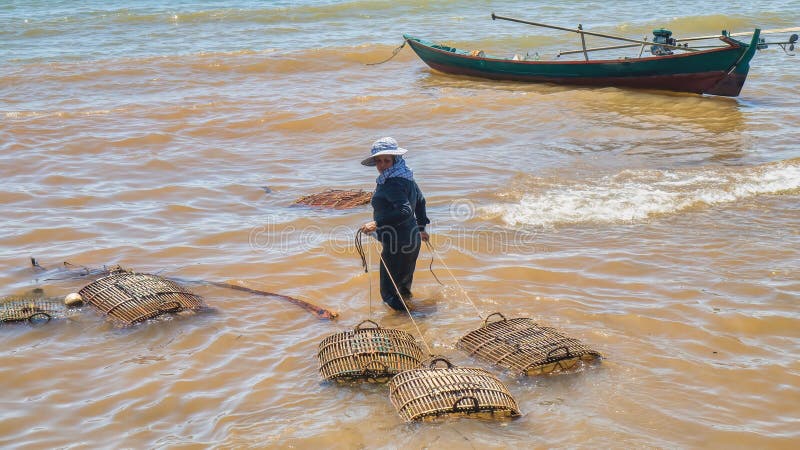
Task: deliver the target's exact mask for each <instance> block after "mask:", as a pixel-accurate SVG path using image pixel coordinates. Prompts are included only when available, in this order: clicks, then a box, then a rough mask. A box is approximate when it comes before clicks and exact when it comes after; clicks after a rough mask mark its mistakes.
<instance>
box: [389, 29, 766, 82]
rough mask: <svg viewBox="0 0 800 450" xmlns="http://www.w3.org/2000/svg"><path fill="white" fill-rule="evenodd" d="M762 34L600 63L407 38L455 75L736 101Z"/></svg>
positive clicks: (429, 62)
mask: <svg viewBox="0 0 800 450" xmlns="http://www.w3.org/2000/svg"><path fill="white" fill-rule="evenodd" d="M759 35H760V30H759V29H756V30H755V32H754V34H753V39H752V41H751V43H750V44H746V43H743V42H740V41H737V40H734V39H732V38H730V37H727V36H725V37H722V38H721V39H722V40H723V41H724V42H725V43H726V44H728V46H727V47H722V48H716V49H711V50H704V51H696V52H686V53H676V54H673V55H667V56H652V57H646V58H625V59H614V60H594V61H519V60H511V59H501V58H493V57H487V56H473V55H471V54H470V53H468V52H466V51H463V50H458V49H456V48H453V47H448V46H446V45H438V44H434V43H432V42H429V41H425V40H422V39H418V38H415V37H413V36H409V35H404V38H405V39H406V41H407V42H408V44H409V45H410V46H411V48H412V49H413V50H414V52H415V53H416V54H417V56H419V57H420V59H422V61H424V62H425V63H426V64H427V65H428V66H430V67H431V68H432V69H435V70H438V71H440V72H444V73H448V74H453V75H467V76H473V77H480V78H489V79H493V80H510V81H521V82H536V83H555V84H567V85H581V86H615V87H631V88H642V89H660V90H668V91H676V92H692V93H696V94H711V95H721V96H728V97H736V96H738V95H739V93H740V92H741V90H742V86H744V82H745V80H746V79H747V73H748V71H749V70H750V60H751V59H752V58H753V55H754V54H755V50H756V44H757V43H758V38H759Z"/></svg>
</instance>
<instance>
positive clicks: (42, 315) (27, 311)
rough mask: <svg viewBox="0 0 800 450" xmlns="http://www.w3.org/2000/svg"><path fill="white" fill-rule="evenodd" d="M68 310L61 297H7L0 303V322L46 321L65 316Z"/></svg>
mask: <svg viewBox="0 0 800 450" xmlns="http://www.w3.org/2000/svg"><path fill="white" fill-rule="evenodd" d="M67 312H68V310H67V307H66V305H64V302H63V301H62V300H61V299H55V298H45V297H39V298H13V297H12V298H7V299H4V300H3V302H2V303H0V323H6V322H29V323H34V324H35V323H47V322H50V320H51V319H56V318H64V317H66V316H67V315H68V314H67Z"/></svg>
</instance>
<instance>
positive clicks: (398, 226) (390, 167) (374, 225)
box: [361, 137, 431, 311]
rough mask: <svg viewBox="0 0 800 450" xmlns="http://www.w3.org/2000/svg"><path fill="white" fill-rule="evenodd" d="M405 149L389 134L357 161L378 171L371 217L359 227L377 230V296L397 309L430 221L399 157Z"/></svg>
mask: <svg viewBox="0 0 800 450" xmlns="http://www.w3.org/2000/svg"><path fill="white" fill-rule="evenodd" d="M406 151H407V150H406V149H404V148H400V147H398V145H397V141H395V140H394V139H393V138H390V137H385V138H381V139H378V140H377V141H375V142H374V143H373V144H372V150H371V152H370V156H369V157H367V158H365V159H364V160H363V161H361V164H363V165H365V166H375V167H376V168H377V169H378V172H379V173H380V175H379V176H378V178H377V179H376V182H377V186H376V187H375V193H374V194H373V195H372V208H373V212H372V218H373V221H372V222H367V223H365V224H364V225H362V226H361V231H362V232H364V233H372V232H377V238H378V240H379V241H380V242H381V245H382V246H383V250H382V251H381V258H383V261H384V262H385V265H384V264H383V263H381V265H380V278H381V282H380V285H381V298H382V299H383V301H384V302H385V303H386V304H387V305H389V306H390V307H392V308H393V309H396V310H399V311H404V310H405V307H404V301H406V300H408V299H410V298H411V283H412V281H413V279H414V269H415V268H416V266H417V257H418V256H419V250H420V247H421V245H422V244H421V243H422V241H426V242H427V241H428V233H426V232H425V225H427V224H429V223H431V221H430V220H429V219H428V216H427V213H426V211H425V197H424V196H423V195H422V191H421V190H420V189H419V186H417V182H416V181H414V173H413V172H412V171H411V169H409V168H408V166H406V162H405V160H404V159H403V156H402V155H404V154H405V153H406ZM387 266H388V267H387ZM387 268H388V271H387ZM390 275H391V276H390ZM392 280H394V283H393V282H392ZM395 284H396V285H397V289H395ZM398 290H399V291H400V297H398V295H397V291H398Z"/></svg>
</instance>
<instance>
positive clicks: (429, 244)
mask: <svg viewBox="0 0 800 450" xmlns="http://www.w3.org/2000/svg"><path fill="white" fill-rule="evenodd" d="M425 245H426V246H428V250H430V251H431V263H430V264H429V265H428V270H430V271H431V275H433V278H436V282H437V283H439V284H440V285H442V286H444V283H442V282H441V281H440V280H439V277H437V276H436V273H435V272H434V271H433V249H432V248H431V243H430V242H428V241H425Z"/></svg>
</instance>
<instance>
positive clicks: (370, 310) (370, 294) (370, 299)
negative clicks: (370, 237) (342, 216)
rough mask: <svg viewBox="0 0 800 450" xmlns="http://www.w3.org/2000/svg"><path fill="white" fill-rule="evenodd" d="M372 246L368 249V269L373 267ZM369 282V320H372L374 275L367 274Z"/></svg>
mask: <svg viewBox="0 0 800 450" xmlns="http://www.w3.org/2000/svg"><path fill="white" fill-rule="evenodd" d="M371 249H372V246H371V245H370V246H369V247H368V248H367V267H371V266H372V251H371ZM367 282H369V318H370V319H372V275H370V273H369V272H367Z"/></svg>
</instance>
